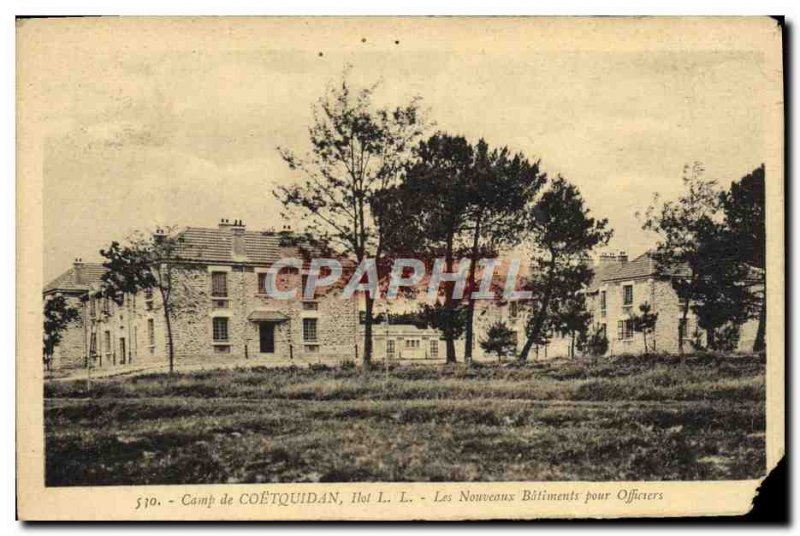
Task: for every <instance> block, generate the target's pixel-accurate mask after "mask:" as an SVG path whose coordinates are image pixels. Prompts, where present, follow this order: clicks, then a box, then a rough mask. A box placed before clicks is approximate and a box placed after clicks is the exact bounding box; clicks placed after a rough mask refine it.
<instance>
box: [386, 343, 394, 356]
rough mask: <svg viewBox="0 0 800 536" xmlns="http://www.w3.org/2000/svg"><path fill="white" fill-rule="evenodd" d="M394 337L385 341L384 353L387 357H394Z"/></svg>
mask: <svg viewBox="0 0 800 536" xmlns="http://www.w3.org/2000/svg"><path fill="white" fill-rule="evenodd" d="M394 351H395V350H394V339H389V340H387V341H386V355H387V356H388V357H389V359H394Z"/></svg>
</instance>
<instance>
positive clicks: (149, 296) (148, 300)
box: [144, 288, 153, 311]
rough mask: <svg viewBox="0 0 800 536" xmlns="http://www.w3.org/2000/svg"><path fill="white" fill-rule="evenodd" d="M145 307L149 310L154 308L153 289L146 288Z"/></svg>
mask: <svg viewBox="0 0 800 536" xmlns="http://www.w3.org/2000/svg"><path fill="white" fill-rule="evenodd" d="M144 308H145V309H146V310H148V311H152V310H153V289H151V288H146V289H144Z"/></svg>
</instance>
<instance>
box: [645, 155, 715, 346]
mask: <svg viewBox="0 0 800 536" xmlns="http://www.w3.org/2000/svg"><path fill="white" fill-rule="evenodd" d="M704 172H705V169H704V168H703V165H702V164H701V163H700V162H695V163H694V164H693V165H692V166H689V165H686V166H684V169H683V177H682V181H683V186H684V190H685V193H684V194H683V195H681V196H680V197H679V198H678V199H677V200H676V201H668V202H664V203H661V202H660V200H659V197H658V195H657V194H656V196H654V198H653V202H652V203H651V204H650V206H649V207H648V208H647V210H646V211H645V213H644V222H643V224H642V228H643V229H645V230H650V231H654V232H656V233H657V234H658V235H659V242H658V244H657V246H656V249H655V251H654V252H653V253H652V257H653V260H654V261H655V263H656V271H657V274H658V276H659V277H661V278H664V279H668V280H669V281H670V282H671V284H672V288H673V289H674V290H675V293H676V294H677V295H678V299H679V301H680V303H681V320H680V326H681V327H679V329H678V348H679V351H680V352H681V353H683V349H684V341H685V338H686V333H685V331H686V330H685V328H684V326H686V325H687V319H688V315H689V306H690V304H691V302H692V298H693V296H694V295H695V294H696V285H697V283H698V280H699V278H700V277H701V270H702V269H703V267H704V266H705V260H706V259H704V258H703V257H702V253H701V252H700V248H699V245H700V240H699V239H700V236H699V235H700V233H701V232H702V231H703V229H704V228H705V227H707V226H708V225H711V224H712V223H713V222H714V221H715V219H717V216H718V212H719V206H720V194H719V190H718V188H717V183H716V181H714V180H708V179H705V178H704Z"/></svg>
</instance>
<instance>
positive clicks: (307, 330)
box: [303, 318, 317, 342]
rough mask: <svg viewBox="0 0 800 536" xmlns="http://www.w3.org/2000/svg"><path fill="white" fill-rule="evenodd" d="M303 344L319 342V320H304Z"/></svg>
mask: <svg viewBox="0 0 800 536" xmlns="http://www.w3.org/2000/svg"><path fill="white" fill-rule="evenodd" d="M303 342H317V319H316V318H304V319H303Z"/></svg>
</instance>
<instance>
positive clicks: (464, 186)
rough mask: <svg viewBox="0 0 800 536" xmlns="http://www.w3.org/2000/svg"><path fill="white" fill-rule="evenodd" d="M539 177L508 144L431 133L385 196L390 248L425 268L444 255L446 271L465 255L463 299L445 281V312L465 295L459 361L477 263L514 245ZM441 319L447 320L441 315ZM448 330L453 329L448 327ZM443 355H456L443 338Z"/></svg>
mask: <svg viewBox="0 0 800 536" xmlns="http://www.w3.org/2000/svg"><path fill="white" fill-rule="evenodd" d="M545 181H546V177H545V175H544V174H542V173H540V171H539V163H538V162H530V161H529V160H528V159H527V158H526V157H525V156H524V155H522V154H521V153H517V154H512V153H511V152H510V151H509V150H508V148H506V147H501V148H495V149H491V148H490V147H489V145H488V144H487V143H486V141H485V140H483V139H481V140H479V141H478V142H477V143H476V144H474V145H472V144H470V143H469V142H468V141H467V140H466V139H465V138H464V137H463V136H454V135H450V134H447V133H442V132H439V133H436V134H434V135H433V136H431V137H430V138H428V139H427V140H424V141H422V142H420V143H419V145H418V146H417V147H416V149H415V151H414V160H413V161H412V162H411V163H410V164H409V166H408V168H407V171H406V174H405V177H404V179H403V181H402V183H401V184H400V185H399V186H398V187H397V188H395V189H394V190H393V191H391V192H390V195H389V196H387V197H386V198H385V204H386V206H391V207H392V210H387V211H386V212H387V213H390V212H393V213H394V217H393V221H396V222H397V224H396V225H395V226H393V227H394V229H395V233H394V234H392V235H391V236H389V237H388V240H387V244H388V246H387V248H388V249H389V250H392V251H401V252H414V253H415V254H416V255H417V256H420V255H421V256H422V257H423V262H425V263H427V265H428V267H429V268H430V267H431V265H432V264H433V260H434V259H435V258H439V257H443V258H444V260H445V264H446V266H445V270H446V271H447V272H452V271H453V265H454V260H455V258H456V257H465V258H467V259H469V261H470V266H469V271H468V274H467V280H468V283H467V286H466V291H465V296H466V297H465V298H464V300H458V299H454V298H453V297H452V290H453V284H452V283H445V284H444V292H443V294H444V307H441V308H434V309H430V311H432V312H433V311H440V312H441V313H442V314H444V315H450V316H453V315H455V314H456V313H453V312H451V310H453V309H458V308H460V307H461V306H462V304H461V302H462V301H466V317H465V322H466V324H465V328H464V329H465V333H466V336H465V359H466V360H467V361H469V360H470V359H471V354H472V338H473V329H472V325H473V317H474V307H475V304H474V300H472V299H471V297H470V296H471V293H472V291H473V290H475V289H476V287H477V285H476V275H477V270H478V268H477V264H478V260H479V259H481V258H492V257H496V256H497V254H498V248H499V247H501V246H509V245H512V244H516V243H518V242H519V240H520V235H521V232H522V230H523V229H524V222H523V221H522V220H520V218H519V217H518V216H519V213H520V212H521V211H523V210H524V208H525V206H526V205H527V204H528V203H530V202H531V200H532V199H533V197H534V195H535V194H536V192H537V191H538V190H539V189H540V188H541V186H542V185H543V184H544V182H545ZM442 323H444V324H447V323H448V320H443V321H442ZM451 331H452V330H451ZM445 338H446V340H447V349H448V350H447V359H448V361H449V362H453V361H455V355H454V351H455V350H454V348H455V347H454V345H453V341H452V340H448V339H447V335H446V337H445Z"/></svg>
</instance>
